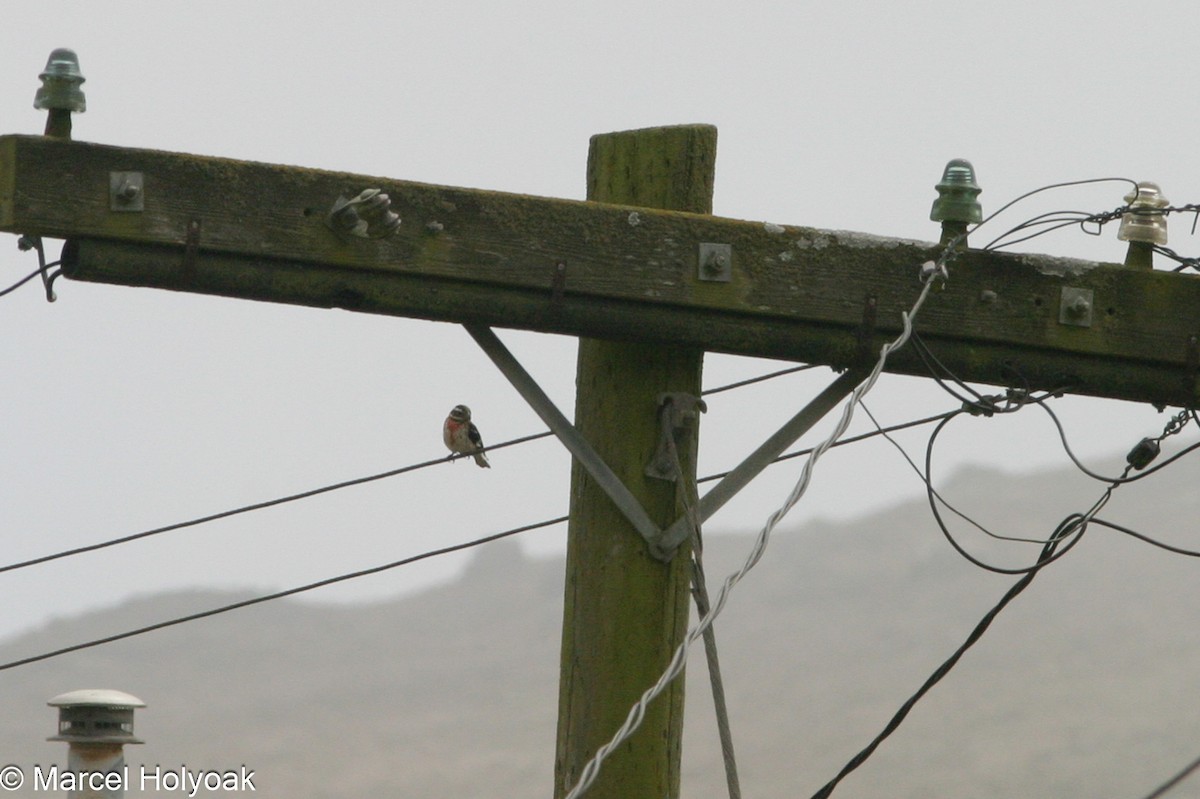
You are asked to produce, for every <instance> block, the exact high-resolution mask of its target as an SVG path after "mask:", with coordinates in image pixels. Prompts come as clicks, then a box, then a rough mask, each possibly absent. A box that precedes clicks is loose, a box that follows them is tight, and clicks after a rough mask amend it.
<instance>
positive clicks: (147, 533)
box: [0, 431, 551, 574]
mask: <svg viewBox="0 0 1200 799" xmlns="http://www.w3.org/2000/svg"><path fill="white" fill-rule="evenodd" d="M549 435H551V433H550V432H549V431H546V432H542V433H534V434H532V435H528V436H522V437H521V438H514V439H511V440H509V441H505V442H502V443H500V444H493V445H491V446H490V447H487V448H486V451H488V452H490V451H492V450H497V449H503V448H504V447H512V446H516V445H517V444H524V443H526V442H528V441H534V440H536V439H539V438H545V437H546V436H549ZM459 457H461V456H459V455H451V456H450V457H447V458H434V459H432V460H427V461H422V462H421V463H414V464H411V465H409V466H402V467H400V468H398V469H391V470H389V471H386V472H380V473H378V474H372V475H368V476H366V477H356V478H354V479H353V480H345V481H343V482H340V483H334V484H332V485H327V486H322V487H320V488H313V489H310V490H308V491H301V492H300V493H298V494H290V495H288V496H286V497H279V498H277V499H268V500H266V501H264V502H256V503H254V504H252V505H245V506H243V507H240V508H234V509H233V510H226V511H221V512H220V513H213V514H209V515H208V516H201V517H199V518H196V519H189V520H188V521H183V522H176V523H175V524H168V525H165V526H163V527H155V528H154V529H151V530H144V531H142V532H139V533H132V534H130V535H123V536H120V537H119V538H111V539H109V540H107V541H100V542H98V543H95V544H88V545H86V546H82V547H75V548H74V549H67V550H63V551H62V552H55V553H53V554H50V555H42V556H40V557H37V558H31V559H29V560H24V561H20V562H18V563H10V564H9V565H7V566H0V574H3V573H4V572H10V571H16V570H18V569H24V568H27V567H29V566H36V565H37V564H39V563H48V562H50V561H52V560H58V559H60V558H66V557H71V556H73V555H81V554H83V553H85V552H95V551H96V550H98V549H105V548H107V547H112V546H116V545H118V544H126V543H128V542H130V541H137V540H139V539H142V538H149V537H151V536H156V535H160V534H162V533H169V532H172V531H174V530H182V529H184V528H187V527H196V526H197V525H201V524H206V523H208V522H214V521H217V520H218V519H228V518H229V517H231V516H237V515H239V514H242V513H250V512H251V511H258V510H263V509H264V508H271V507H274V506H276V505H283V504H285V503H288V502H295V501H297V500H300V499H308V498H309V497H315V496H318V495H319V494H327V493H329V492H331V491H338V490H340V489H343V488H350V487H351V486H357V485H362V484H364V483H370V482H374V481H375V480H382V479H384V478H386V477H395V476H397V475H400V474H406V473H408V472H415V471H417V470H418V469H426V468H428V467H430V466H437V465H439V464H443V463H449V462H450V461H452V460H454V459H456V458H459Z"/></svg>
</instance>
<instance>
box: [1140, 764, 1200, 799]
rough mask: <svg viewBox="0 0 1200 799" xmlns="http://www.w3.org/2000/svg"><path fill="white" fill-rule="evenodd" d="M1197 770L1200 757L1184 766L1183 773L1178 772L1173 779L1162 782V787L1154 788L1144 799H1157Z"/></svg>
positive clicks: (1199, 765)
mask: <svg viewBox="0 0 1200 799" xmlns="http://www.w3.org/2000/svg"><path fill="white" fill-rule="evenodd" d="M1198 768H1200V757H1198V758H1196V759H1195V760H1193V761H1192V762H1191V763H1188V764H1187V765H1186V766H1184V767H1183V771H1181V772H1179V773H1178V774H1176V775H1175V776H1174V777H1172V778H1171V779H1169V780H1167V781H1166V782H1164V783H1163V784H1162V785H1160V786H1158V787H1157V788H1155V789H1154V790H1153V791H1152V792H1151V793H1149V794H1148V795H1147V796H1146V797H1145V799H1158V797H1160V796H1163V795H1165V794H1166V793H1167V791H1169V790H1171V789H1172V788H1174V787H1175V786H1176V785H1178V784H1179V783H1181V782H1183V781H1184V780H1185V779H1187V778H1188V777H1190V776H1191V774H1192V772H1193V771H1195V770H1196V769H1198Z"/></svg>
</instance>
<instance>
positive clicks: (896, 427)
mask: <svg viewBox="0 0 1200 799" xmlns="http://www.w3.org/2000/svg"><path fill="white" fill-rule="evenodd" d="M957 413H961V411H959V410H953V411H948V412H946V413H939V414H935V415H934V416H926V417H925V418H923V419H914V420H912V421H911V422H902V423H900V424H894V425H892V426H891V427H885V428H883V430H882V431H880V430H872V431H871V432H869V433H861V434H859V435H857V436H849V437H847V438H842V439H838V440H837V441H835V442H834V443H833V444H831V445H830V447H829V448H830V449H833V448H834V447H841V446H844V445H846V444H855V443H857V442H859V441H864V440H866V439H868V438H874V437H875V436H878V435H883V434H885V433H894V432H896V431H897V430H907V429H908V428H910V427H920V426H921V425H925V424H932V423H933V422H936V421H938V420H940V419H945V418H946V417H947V416H949V415H953V414H957ZM815 449H816V447H808V448H806V449H799V450H796V451H795V452H788V453H786V454H784V455H780V456H779V457H778V458H776V459H775V460H773V461H771V465H774V464H776V463H781V462H782V461H787V460H791V459H792V458H802V457H804V456H805V455H810V454H812V452H813V450H815ZM729 474H730V472H717V473H716V474H710V475H708V476H706V477H699V478H697V479H696V482H697V483H710V482H712V481H713V480H720V479H722V478H724V477H728V476H729Z"/></svg>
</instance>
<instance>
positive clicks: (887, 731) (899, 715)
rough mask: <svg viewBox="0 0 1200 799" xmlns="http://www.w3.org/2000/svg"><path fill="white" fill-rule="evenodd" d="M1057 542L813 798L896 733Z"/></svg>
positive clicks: (1051, 544)
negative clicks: (879, 730)
mask: <svg viewBox="0 0 1200 799" xmlns="http://www.w3.org/2000/svg"><path fill="white" fill-rule="evenodd" d="M1064 524H1065V522H1064ZM1059 530H1060V531H1062V532H1063V534H1064V535H1065V534H1066V531H1065V529H1064V527H1063V525H1059ZM1061 540H1062V539H1061V536H1056V537H1051V539H1050V540H1049V541H1047V542H1046V545H1045V547H1043V548H1042V552H1041V555H1040V556H1039V557H1038V561H1037V563H1036V564H1034V565H1033V566H1032V567H1030V568H1029V569H1028V570H1026V573H1025V575H1024V576H1023V577H1021V579H1020V580H1017V582H1015V583H1014V584H1013V586H1012V587H1011V588H1009V589H1008V591H1007V592H1006V593H1005V594H1004V596H1003V597H1001V599H1000V601H999V602H998V603H997V604H996V606H995V607H993V608H992V609H991V610H989V611H988V612H987V613H986V614H985V615H984V617H983V618H982V619H980V621H979V623H978V624H976V625H975V629H973V630H971V634H970V635H968V636H967V639H966V641H964V642H963V644H962V646H960V647H959V648H958V649H956V650H955V651H954V654H952V655H950V657H948V658H947V659H946V660H945V662H943V663H942V665H940V666H938V668H937V669H936V670H935V671H934V672H933V674H931V675H929V678H928V679H927V680H925V682H924V684H922V685H921V687H920V688H919V689H917V692H916V693H915V694H913V695H912V696H911V697H909V698H908V700H907V701H906V702H905V703H904V704H903V705H901V706H900V709H899V710H897V711H896V714H895V715H894V716H892V718H891V720H890V721H889V722H888V723H887V725H886V726H885V727H884V728H883V730H882V731H881V732H880V733H879V734H878V735H877V736H875V738H874V739H873V740H872V741H871V742H870V743H869V744H867V746H866V747H865V748H864V749H863V750H862V751H860V752H859V753H858V754H856V755H855V756H854V757H852V758H850V761H849V762H848V763H846V765H845V766H843V767H842V770H841V771H840V772H838V775H837V776H836V777H834V778H833V779H832V780H830V781H829V782H828V783H826V784H825V785H824V787H822V788H821V790H819V791H817V792H816V793H815V794H813V799H828V797H829V795H830V794H832V793H833V790H834V789H835V788H836V787H837V786H838V783H840V782H841V781H842V780H843V779H845V777H846V776H847V775H849V774H850V773H851V772H852V771H854V770H855V769H857V768H858V767H859V766H861V765H862V764H863V763H865V762H866V761H867V758H869V757H870V756H871V755H872V754H873V753H874V752H875V750H876V749H878V748H879V745H880V744H881V743H883V742H884V740H885V739H886V738H887V737H888V736H889V735H891V734H892V733H893V732H895V731H896V729H897V728H898V727H899V726H900V725H901V724H902V723H903V722H904V719H905V718H907V716H908V714H909V712H910V711H911V710H912V709H913V708H914V707H915V706H916V704H917V702H919V701H921V699H922V698H923V697H924V696H925V694H927V693H929V691H930V689H932V688H933V686H935V685H937V684H938V683H939V682H940V681H941V680H942V678H943V677H945V676H946V675H947V674H949V673H950V670H951V669H953V668H954V666H955V665H956V664H957V663H958V661H959V660H960V659H962V656H963V655H964V654H966V652H967V650H968V649H970V648H971V647H972V646H974V645H975V642H976V641H978V640H979V639H980V638H981V637H983V634H984V633H985V632H987V629H988V627H990V626H991V625H992V622H993V621H995V619H996V616H998V615H1000V611H1002V610H1004V608H1005V607H1007V606H1008V603H1009V602H1012V601H1013V600H1014V599H1016V598H1017V596H1018V595H1019V594H1020V593H1021V592H1022V591H1024V590H1025V589H1026V588H1028V587H1029V584H1030V583H1031V582H1033V578H1034V577H1035V576H1037V573H1038V572H1039V571H1040V570H1041V569H1042V567H1043V566H1046V565H1047V564H1049V563H1051V562H1052V561H1053V560H1054V556H1053V555H1054V549H1055V547H1056V546H1057V545H1058V543H1059V541H1061Z"/></svg>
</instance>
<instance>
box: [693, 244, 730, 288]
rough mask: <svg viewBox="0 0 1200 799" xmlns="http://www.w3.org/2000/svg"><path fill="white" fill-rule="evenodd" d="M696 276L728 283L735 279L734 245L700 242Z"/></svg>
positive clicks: (710, 280)
mask: <svg viewBox="0 0 1200 799" xmlns="http://www.w3.org/2000/svg"><path fill="white" fill-rule="evenodd" d="M699 256H700V257H699V262H698V267H697V270H698V271H697V273H696V276H697V277H698V278H699V279H700V280H705V281H709V282H713V283H728V282H729V281H730V280H732V279H733V247H732V245H729V244H712V243H709V242H701V243H700V253H699Z"/></svg>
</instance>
